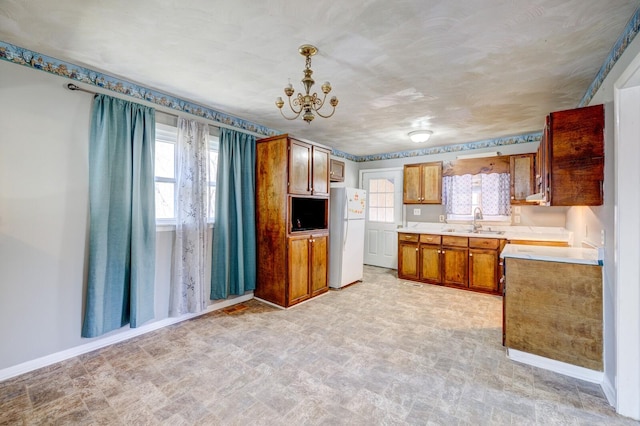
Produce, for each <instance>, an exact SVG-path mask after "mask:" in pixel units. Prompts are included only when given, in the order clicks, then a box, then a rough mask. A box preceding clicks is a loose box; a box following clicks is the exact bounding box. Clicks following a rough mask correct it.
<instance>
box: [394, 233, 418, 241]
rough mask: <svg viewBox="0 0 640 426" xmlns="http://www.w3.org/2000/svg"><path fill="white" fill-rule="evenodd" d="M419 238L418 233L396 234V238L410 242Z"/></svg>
mask: <svg viewBox="0 0 640 426" xmlns="http://www.w3.org/2000/svg"><path fill="white" fill-rule="evenodd" d="M419 239H420V235H419V234H398V240H400V241H410V242H412V243H417V242H418V240H419Z"/></svg>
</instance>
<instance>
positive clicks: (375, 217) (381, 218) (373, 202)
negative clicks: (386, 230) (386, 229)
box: [369, 179, 395, 223]
mask: <svg viewBox="0 0 640 426" xmlns="http://www.w3.org/2000/svg"><path fill="white" fill-rule="evenodd" d="M394 187H395V184H394V181H393V179H371V180H369V221H371V222H387V223H393V222H394V220H395V219H394V203H393V198H394Z"/></svg>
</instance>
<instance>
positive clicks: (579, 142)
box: [547, 105, 604, 206]
mask: <svg viewBox="0 0 640 426" xmlns="http://www.w3.org/2000/svg"><path fill="white" fill-rule="evenodd" d="M548 128H549V133H548V139H549V140H548V160H547V161H548V173H549V174H548V178H549V182H548V187H549V194H548V201H549V205H551V206H599V205H602V203H603V193H602V190H603V184H604V106H603V105H594V106H589V107H585V108H577V109H572V110H567V111H558V112H553V113H551V114H550V115H549V126H548Z"/></svg>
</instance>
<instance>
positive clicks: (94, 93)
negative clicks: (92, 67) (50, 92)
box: [67, 83, 178, 117]
mask: <svg viewBox="0 0 640 426" xmlns="http://www.w3.org/2000/svg"><path fill="white" fill-rule="evenodd" d="M67 89H69V90H72V91H74V92H76V91H77V92H85V93H90V94H92V95H97V94H98V92H94V91H92V90H87V89H83V88H82V87H80V86H78V85H76V84H73V83H69V84H67ZM156 111H158V110H157V109H156ZM158 112H160V113H162V114H167V115H170V116H172V117H178V114H172V113H170V112H165V111H158Z"/></svg>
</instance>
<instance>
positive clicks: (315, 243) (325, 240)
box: [309, 234, 329, 297]
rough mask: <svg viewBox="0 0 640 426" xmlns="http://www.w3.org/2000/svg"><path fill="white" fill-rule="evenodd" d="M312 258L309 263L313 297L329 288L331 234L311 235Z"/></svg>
mask: <svg viewBox="0 0 640 426" xmlns="http://www.w3.org/2000/svg"><path fill="white" fill-rule="evenodd" d="M310 252H311V258H310V262H309V265H311V271H309V284H310V286H311V297H314V296H317V295H319V294H321V293H324V292H326V291H328V290H329V281H328V271H329V262H328V260H327V259H328V258H329V235H327V234H323V235H317V234H314V235H312V236H311V250H310Z"/></svg>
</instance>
